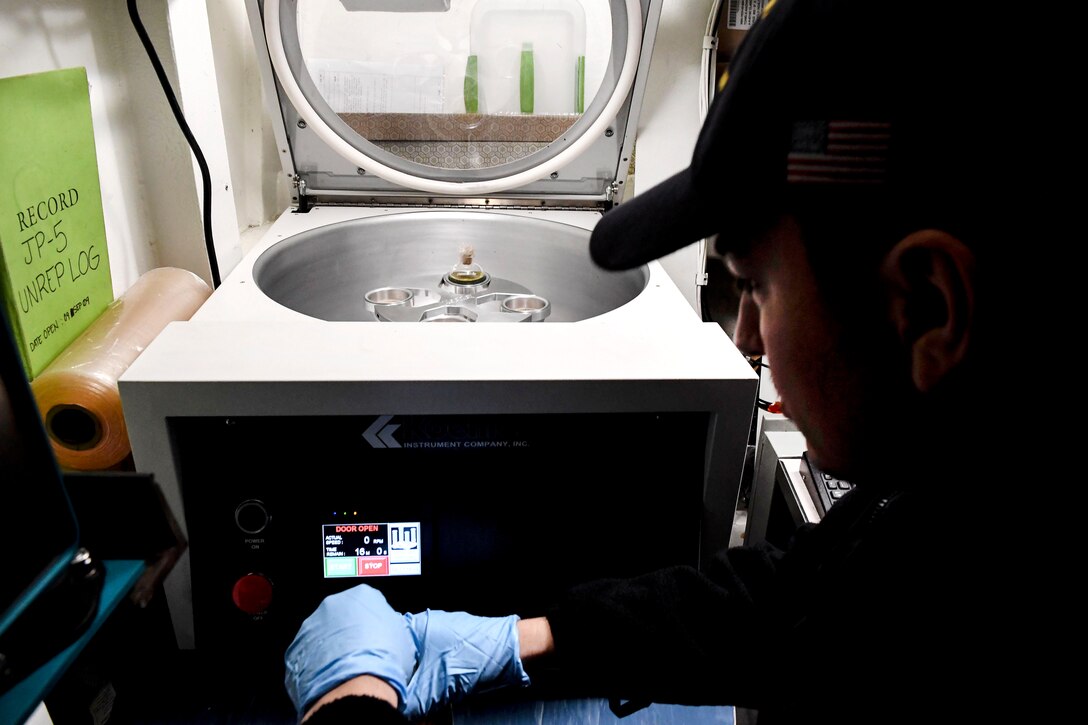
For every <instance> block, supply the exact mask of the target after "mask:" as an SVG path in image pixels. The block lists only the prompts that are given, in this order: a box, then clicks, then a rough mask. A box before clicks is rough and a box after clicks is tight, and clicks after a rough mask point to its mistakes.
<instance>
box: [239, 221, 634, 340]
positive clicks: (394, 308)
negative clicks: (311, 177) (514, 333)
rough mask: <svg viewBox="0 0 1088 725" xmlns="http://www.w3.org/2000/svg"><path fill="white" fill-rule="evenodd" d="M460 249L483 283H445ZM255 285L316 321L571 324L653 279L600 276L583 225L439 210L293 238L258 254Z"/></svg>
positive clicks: (326, 228) (341, 225)
mask: <svg viewBox="0 0 1088 725" xmlns="http://www.w3.org/2000/svg"><path fill="white" fill-rule="evenodd" d="M465 245H471V246H472V248H473V251H474V255H475V256H474V259H475V263H476V264H478V265H479V266H480V268H481V269H482V270H483V271H484V272H485V273H486V277H487V280H486V282H485V283H481V284H472V285H457V284H452V283H451V282H450V280H449V279H448V277H449V272H450V271H451V269H453V268H454V267H455V266H456V265H457V264H458V263H459V261H460V251H461V250H462V249H463V248H464V246H465ZM253 278H254V281H255V282H256V283H257V286H258V288H260V290H261V291H262V292H263V293H264V294H266V295H268V297H270V298H271V299H273V300H274V301H276V302H278V303H279V304H281V305H283V306H285V307H288V308H290V309H292V310H295V311H296V312H300V313H302V314H304V315H308V316H310V317H315V318H317V319H320V320H330V321H333V320H341V321H342V320H352V321H378V320H385V321H394V322H408V321H419V322H427V321H434V322H439V321H440V322H537V321H548V322H577V321H580V320H586V319H589V318H591V317H596V316H597V315H602V314H604V313H606V312H610V311H611V310H614V309H616V308H617V307H620V306H622V305H624V304H627V303H628V302H630V301H631V300H633V299H634V298H635V297H637V296H638V295H639V293H641V292H642V290H643V289H644V288H645V287H646V283H647V280H648V278H649V275H648V272H647V270H646V269H645V268H644V267H643V268H638V269H634V270H629V271H626V272H606V271H603V270H601V269H598V268H597V267H596V266H595V265H594V264H593V263H592V262H591V260H590V258H589V231H587V230H585V229H582V228H580V227H575V226H570V225H567V224H561V223H558V222H554V221H546V220H542V219H535V218H529V217H515V216H510V215H502V214H491V213H487V212H467V211H466V212H461V211H437V210H436V211H423V212H410V213H404V214H389V215H382V216H377V217H370V218H365V219H356V220H352V221H347V222H341V223H338V224H330V225H328V226H323V227H317V228H315V229H311V230H309V231H306V232H303V233H301V234H296V235H294V236H292V237H289V238H287V239H284V240H283V241H281V242H279V243H277V244H275V245H273V246H272V247H269V248H268V249H267V250H266V251H265V252H264V253H263V254H261V256H260V257H259V258H258V259H257V260H256V262H255V263H254V266H253Z"/></svg>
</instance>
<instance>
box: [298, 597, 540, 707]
mask: <svg viewBox="0 0 1088 725" xmlns="http://www.w3.org/2000/svg"><path fill="white" fill-rule="evenodd" d="M517 623H518V617H517V616H516V615H511V616H508V617H478V616H474V615H471V614H467V613H465V612H444V611H439V610H430V609H428V610H426V611H424V612H420V613H418V614H400V613H399V612H396V611H395V610H394V609H393V608H392V607H390V606H389V604H388V602H386V600H385V597H384V596H383V595H382V594H381V592H379V591H378V590H377V589H374V588H372V587H370V586H368V585H366V584H360V585H358V586H356V587H353V588H351V589H348V590H346V591H343V592H340V593H338V594H333V595H331V596H329V597H326V598H325V600H324V601H323V602H322V603H321V605H320V606H319V607H318V608H317V610H316V611H315V612H314V613H313V614H311V615H310V616H309V617H308V618H307V619H306V621H304V622H303V623H302V627H301V628H300V629H299V632H298V634H297V635H295V639H294V641H293V642H292V643H291V646H290V647H288V648H287V653H286V657H285V664H286V668H287V673H286V677H285V684H286V686H287V693H288V695H289V696H290V698H291V702H292V703H294V705H295V709H296V710H297V711H298V713H299V716H300V717H302V716H303V715H304V714H306V713H307V712H308V710H309V709H310V708H311V707H312V706H313V704H314V703H315V702H317V700H318V699H320V698H321V696H322V695H324V694H325V693H327V692H328V691H329V690H332V689H333V688H334V687H336V686H338V685H340V684H342V683H344V682H346V681H348V680H351V679H352V678H355V677H358V676H360V675H373V676H375V677H378V678H381V679H382V680H384V681H385V682H387V683H388V684H389V686H390V687H392V688H393V690H394V691H395V692H396V694H397V701H398V710H400V712H402V713H403V714H404V715H406V716H407V717H409V718H418V717H421V716H422V715H424V714H426V713H427V712H428V711H429V710H430V709H431V708H432V707H434V706H436V705H439V704H449V703H453V702H457V701H458V700H459V699H461V698H462V697H463V696H464V695H466V694H468V693H469V692H473V691H475V692H483V691H486V690H491V689H497V688H499V687H506V686H511V685H518V686H526V685H528V684H529V676H528V675H526V674H525V669H524V667H523V666H522V662H521V657H520V655H519V641H518V627H517Z"/></svg>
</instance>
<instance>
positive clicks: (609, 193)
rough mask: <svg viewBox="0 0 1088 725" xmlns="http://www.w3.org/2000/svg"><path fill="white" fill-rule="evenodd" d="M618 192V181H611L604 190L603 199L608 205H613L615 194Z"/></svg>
mask: <svg viewBox="0 0 1088 725" xmlns="http://www.w3.org/2000/svg"><path fill="white" fill-rule="evenodd" d="M619 190H620V185H619V182H618V181H613V182H612V183H611V184H609V185H608V188H607V189H605V192H604V198H605V199H606V200H607V201H608V202H609V203H610V204H611V203H613V202H614V201H615V200H616V194H618V193H619Z"/></svg>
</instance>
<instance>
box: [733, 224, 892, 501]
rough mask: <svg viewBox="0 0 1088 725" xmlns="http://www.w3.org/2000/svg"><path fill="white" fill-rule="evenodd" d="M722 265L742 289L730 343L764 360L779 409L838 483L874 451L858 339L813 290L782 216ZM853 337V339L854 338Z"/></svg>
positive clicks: (800, 247) (799, 247)
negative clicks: (763, 357)
mask: <svg viewBox="0 0 1088 725" xmlns="http://www.w3.org/2000/svg"><path fill="white" fill-rule="evenodd" d="M725 262H726V265H727V267H728V268H729V269H730V271H731V272H732V274H733V275H734V276H735V277H737V279H738V282H739V284H740V287H741V297H740V307H739V313H738V318H737V323H736V330H735V332H734V342H735V343H736V345H737V347H738V348H739V349H740V350H741V352H743V353H745V354H746V355H764V356H765V357H766V363H767V365H768V367H769V369H770V374H771V378H772V380H773V382H774V386H775V389H776V390H777V391H778V394H779V399H780V400H781V403H782V412H783V414H784V415H786V416H788V417H789V418H791V419H792V420H793V421H794V423H795V424H796V425H797V428H798V430H800V431H801V433H803V434H804V436H805V441H806V445H807V448H808V451H809V455H810V456H812V458H813V460H814V461H815V463H816V464H817V465H818V466H820V467H821V468H823V469H824V470H826V471H828V472H829V473H834V474H838V475H839V476H840V477H842V478H847V479H848V480H849V478H850V477H851V476H852V474H854V473H856V472H857V471H858V467H859V466H864V459H865V458H866V454H867V453H871V452H872V451H871V450H868V448H867V439H869V438H871V436H870V435H869V434H868V433H867V432H866V426H870V425H873V424H875V423H877V420H876V419H874V418H873V414H874V413H875V412H876V411H877V410H879V408H878V407H874V406H872V405H867V404H866V401H867V400H871V399H872V397H873V395H872V393H873V391H874V388H873V386H872V385H871V382H872V380H873V378H872V376H871V375H869V371H870V370H869V368H867V367H866V366H867V365H871V364H872V363H873V361H872V360H869V361H867V362H862V361H861V360H859V359H858V358H860V357H863V356H861V355H856V354H852V353H851V350H853V349H855V348H856V345H852V344H850V343H851V341H854V342H856V339H857V336H856V335H851V336H849V338H848V336H847V335H846V334H845V331H846V327H845V326H844V324H843V322H842V321H840V320H838V319H836V317H835V316H833V315H832V314H831V311H830V310H829V309H828V307H827V305H826V303H825V301H824V298H823V296H822V294H821V292H820V290H819V289H818V287H817V282H816V278H815V276H814V274H813V271H812V268H811V266H810V264H809V261H808V257H807V254H806V251H805V247H804V244H803V242H802V238H801V232H800V229H799V228H798V226H797V224H796V222H795V221H794V220H793V219H792V218H790V217H785V218H783V219H782V220H781V221H780V222H779V223H778V224H777V225H776V226H775V227H773V228H772V229H771V230H770V231H769V232H768V233H767V234H765V235H763V236H761V237H760V238H759V239H757V240H756V242H755V243H754V244H753V245H752V247H751V249H750V251H748V252H746V253H744V254H743V255H736V254H728V255H726V258H725ZM851 338H852V339H851Z"/></svg>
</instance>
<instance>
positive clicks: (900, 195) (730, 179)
mask: <svg viewBox="0 0 1088 725" xmlns="http://www.w3.org/2000/svg"><path fill="white" fill-rule="evenodd" d="M1004 7H1005V4H1004V3H1001V2H989V3H987V2H959V1H957V0H946V2H943V3H939V4H937V5H927V4H924V3H918V2H914V1H908V0H770V2H768V3H767V4H766V6H765V7H764V10H763V14H762V17H761V18H760V19H759V20H758V21H757V22H756V23H755V25H754V26H753V27H752V28H751V29H750V30H749V31H748V34H747V36H746V37H745V39H744V41H743V42H742V43H741V46H740V48H739V49H738V51H737V54H736V56H735V57H734V58H733V60H732V62H731V63H730V65H729V68H728V72H727V75H726V76H725V77H724V79H723V81H724V85H723V86H721V87H720V91H719V93H718V94H717V96H716V97H715V99H714V101H713V103H712V104H711V107H710V109H709V111H708V113H707V117H706V120H705V122H704V124H703V127H702V130H701V131H700V134H699V138H698V141H697V142H696V146H695V152H694V155H693V157H692V161H691V165H690V166H688V168H686V169H684V170H683V171H681V172H680V173H678V174H676V175H674V176H672V177H671V178H669V179H666V180H665V181H663V182H661V183H660V184H658V185H656V186H654V187H652V188H650V189H648V190H646V191H644V192H642V193H639V194H636V195H635V196H634V197H633V198H632V199H631V200H629V201H626V202H624V203H622V204H619V205H617V206H616V207H614V208H613V209H611V210H610V211H608V212H606V213H605V214H604V216H603V217H602V218H601V220H600V221H599V222H598V223H597V225H596V227H595V228H594V230H593V233H592V237H591V240H590V253H591V255H592V257H593V260H594V261H595V262H596V263H597V264H598V265H599V266H601V267H603V268H605V269H629V268H631V267H636V266H639V265H642V264H645V263H647V262H649V261H651V260H654V259H657V258H659V257H662V256H664V255H666V254H669V253H670V252H673V251H676V250H678V249H680V248H681V247H684V246H687V245H688V244H691V243H693V242H695V241H698V240H700V239H703V238H709V237H713V236H716V245H717V249H718V251H719V252H720V253H723V254H724V253H726V252H728V251H729V250H731V249H735V248H736V247H737V246H738V245H739V244H740V243H742V242H743V241H746V239H745V237H746V235H750V234H751V233H752V232H754V231H756V230H757V227H758V226H759V225H761V224H764V223H766V222H767V221H768V220H769V219H771V218H773V216H774V215H776V214H780V213H782V212H784V211H787V206H788V199H790V198H796V196H797V195H798V194H800V195H804V194H806V193H812V194H814V195H818V196H817V197H816V198H819V199H821V202H820V203H821V204H823V203H825V201H827V203H831V204H838V203H840V202H841V204H842V210H843V213H845V214H849V213H850V212H849V210H850V208H851V204H853V205H854V208H857V207H858V205H859V204H861V205H865V206H866V207H868V206H869V205H871V204H873V203H879V204H881V205H882V208H884V209H887V210H888V213H889V214H903V215H909V216H910V217H911V218H912V219H918V220H919V223H920V224H921V223H926V224H940V225H943V226H947V225H948V223H949V220H951V225H952V226H955V225H956V224H962V222H963V220H970V219H975V218H981V217H983V216H985V214H986V209H983V208H980V207H979V205H978V201H977V200H978V199H980V198H981V199H985V200H986V201H987V202H988V203H989V204H990V205H991V206H990V209H989V210H990V211H992V205H993V203H994V197H993V196H992V195H989V194H988V192H989V191H998V190H1003V189H1005V188H1007V179H1006V178H1005V175H1004V174H1003V173H1002V171H1003V168H1004V165H1003V163H1002V162H1001V156H1000V154H998V153H996V152H995V148H996V147H997V146H1000V145H1001V143H1002V140H1001V138H1000V137H1001V136H1002V135H1003V134H1005V133H1006V131H1007V130H1008V128H1007V127H1008V125H1009V124H1008V122H1007V120H1006V119H1007V116H1008V113H1007V111H1008V106H1009V105H1010V102H1011V101H1010V98H1011V96H1010V93H1009V90H1008V89H1007V88H1003V87H1002V83H1001V76H1002V74H1003V73H1005V70H1004V69H1003V67H1002V66H1003V63H1008V62H1009V51H1010V48H1009V40H1008V29H1007V28H1005V29H1004V31H1005V32H1004V34H1000V33H999V31H1000V30H1001V29H1000V28H997V27H995V26H996V25H998V23H999V22H1005V21H1007V20H1008V18H1009V17H1011V16H1008V15H1002V10H1000V9H999V8H1004ZM926 219H930V220H933V221H929V222H926V221H924V220H926Z"/></svg>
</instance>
